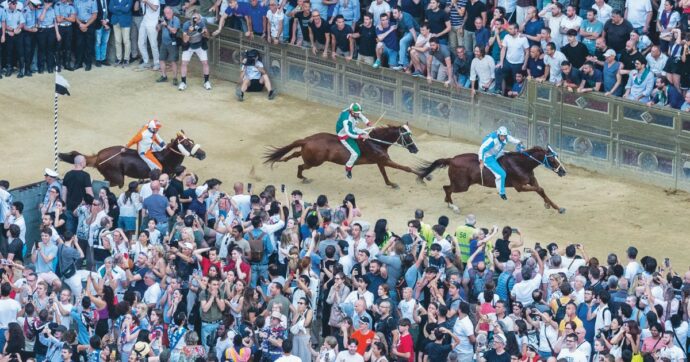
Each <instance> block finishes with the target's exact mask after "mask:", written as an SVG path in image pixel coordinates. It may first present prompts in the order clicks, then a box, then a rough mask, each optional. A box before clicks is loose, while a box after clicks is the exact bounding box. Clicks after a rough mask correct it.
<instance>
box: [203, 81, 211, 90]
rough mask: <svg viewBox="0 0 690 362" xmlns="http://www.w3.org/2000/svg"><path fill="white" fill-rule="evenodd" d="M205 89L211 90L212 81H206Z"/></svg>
mask: <svg viewBox="0 0 690 362" xmlns="http://www.w3.org/2000/svg"><path fill="white" fill-rule="evenodd" d="M204 89H206V90H211V82H209V81H206V82H204Z"/></svg>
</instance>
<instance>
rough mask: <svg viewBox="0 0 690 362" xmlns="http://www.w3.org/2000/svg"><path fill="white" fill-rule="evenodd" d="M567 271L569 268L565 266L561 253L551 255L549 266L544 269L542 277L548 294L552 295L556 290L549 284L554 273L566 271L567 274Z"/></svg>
mask: <svg viewBox="0 0 690 362" xmlns="http://www.w3.org/2000/svg"><path fill="white" fill-rule="evenodd" d="M567 272H568V269H567V268H564V267H563V265H562V260H561V256H560V255H558V254H554V255H552V256H551V258H549V265H548V268H545V269H544V277H543V278H542V281H541V282H542V284H544V285H545V286H546V290H547V292H548V293H547V295H551V293H553V292H554V290H551V288H550V286H549V278H550V277H551V276H552V275H554V274H558V273H564V274H565V273H567Z"/></svg>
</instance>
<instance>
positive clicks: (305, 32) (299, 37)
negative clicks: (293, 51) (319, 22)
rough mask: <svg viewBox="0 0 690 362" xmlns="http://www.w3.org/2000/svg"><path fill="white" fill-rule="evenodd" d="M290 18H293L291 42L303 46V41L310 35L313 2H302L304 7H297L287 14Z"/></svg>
mask: <svg viewBox="0 0 690 362" xmlns="http://www.w3.org/2000/svg"><path fill="white" fill-rule="evenodd" d="M286 17H288V18H292V19H293V20H292V29H291V31H292V35H291V36H290V44H292V45H297V46H302V42H303V41H305V40H307V39H308V37H309V21H310V20H311V3H310V2H308V1H305V2H304V3H302V8H301V9H300V8H295V9H294V10H292V11H291V12H289V13H288V14H287V16H286Z"/></svg>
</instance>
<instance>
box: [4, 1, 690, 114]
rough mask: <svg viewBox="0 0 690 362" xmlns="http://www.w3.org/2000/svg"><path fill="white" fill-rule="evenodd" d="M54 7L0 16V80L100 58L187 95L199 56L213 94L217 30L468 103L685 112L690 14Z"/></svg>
mask: <svg viewBox="0 0 690 362" xmlns="http://www.w3.org/2000/svg"><path fill="white" fill-rule="evenodd" d="M53 1H55V0H7V1H5V2H4V3H3V6H2V7H0V20H1V21H2V29H3V30H2V33H3V35H2V46H1V48H2V50H3V52H2V53H3V54H2V67H4V70H5V71H4V74H5V76H9V75H11V74H13V72H14V69H15V67H16V69H17V70H18V77H23V76H26V75H31V73H32V72H34V71H38V72H39V73H42V72H44V70H47V71H48V72H52V71H53V69H54V68H55V67H56V66H57V68H58V69H59V68H61V67H63V68H64V69H67V70H73V69H77V68H80V67H82V65H84V66H85V68H86V70H90V69H91V64H92V62H95V65H96V66H102V65H110V63H109V62H108V60H107V59H108V56H107V55H108V53H109V52H110V53H111V54H112V53H114V54H115V56H114V57H113V56H112V55H111V57H110V58H114V59H115V62H116V64H115V65H118V66H123V67H125V66H128V65H129V64H130V62H132V61H138V62H139V63H140V67H141V68H143V69H151V68H153V69H154V70H156V71H159V72H160V77H159V78H158V80H157V81H158V82H167V81H168V72H171V73H172V75H173V81H172V82H173V84H174V85H175V86H178V89H180V90H184V89H186V87H187V84H186V76H187V74H186V71H187V63H188V62H189V61H190V59H191V57H192V55H193V54H197V56H198V57H199V59H200V61H201V62H202V64H203V74H204V83H203V85H204V87H205V88H206V89H211V84H210V81H209V79H208V78H209V76H208V75H209V68H208V62H207V58H208V56H207V53H206V49H207V47H208V45H207V42H208V38H209V37H210V36H212V35H211V34H210V33H209V31H208V30H207V27H206V25H207V24H218V25H219V26H220V27H221V28H222V27H226V26H227V27H230V28H233V29H236V30H239V31H242V32H244V34H245V35H246V36H247V37H249V38H252V39H253V38H263V39H265V41H267V42H270V43H274V44H279V43H289V44H293V45H297V46H303V47H309V48H310V49H311V51H312V52H313V54H314V55H321V56H323V57H333V58H336V57H338V56H340V57H344V58H346V59H348V60H350V59H357V60H359V61H362V62H364V63H366V64H370V65H372V66H373V67H375V68H377V67H381V66H387V67H390V68H391V69H395V70H399V71H404V72H407V73H409V74H412V75H414V76H422V77H426V78H427V79H428V80H429V81H432V80H436V81H440V82H444V83H445V84H446V85H447V86H451V85H452V86H456V87H464V88H472V92H475V91H476V90H479V91H484V92H491V93H497V94H503V95H506V96H510V97H515V96H518V95H519V94H521V92H522V90H523V87H524V84H525V80H527V79H536V80H537V81H543V82H549V83H552V84H555V85H559V86H563V87H565V88H566V89H568V90H569V91H572V92H580V93H585V92H599V93H603V94H606V95H613V96H620V97H625V98H627V99H630V100H633V101H639V102H642V103H645V104H648V105H659V106H668V107H672V108H675V109H682V110H684V111H689V110H690V95H688V94H687V89H688V87H690V59H688V55H689V54H690V47H689V46H688V45H689V44H690V43H689V42H688V24H689V19H688V15H689V14H690V0H679V1H677V2H676V0H670V1H666V0H663V1H659V0H627V1H622V0H610V1H609V3H606V2H605V1H603V0H579V1H570V0H561V1H558V0H551V1H546V0H538V1H536V3H535V1H533V0H499V1H490V0H444V1H441V0H399V1H397V2H392V1H391V2H389V1H387V0H373V1H372V0H361V1H360V0H282V1H279V0H59V1H57V2H56V3H55V4H53ZM168 8H169V10H165V9H168ZM111 31H112V32H113V33H114V40H112V41H110V43H109V38H110V33H111ZM216 34H217V33H216ZM109 44H110V45H109ZM149 48H150V50H151V56H149ZM180 48H181V49H182V51H181V53H182V56H181V58H182V59H181V64H180V68H181V69H180V72H179V74H180V75H181V78H182V79H181V81H180V82H179V85H178V80H177V77H178V69H177V63H178V61H179V53H180Z"/></svg>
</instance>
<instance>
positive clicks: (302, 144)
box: [264, 125, 421, 188]
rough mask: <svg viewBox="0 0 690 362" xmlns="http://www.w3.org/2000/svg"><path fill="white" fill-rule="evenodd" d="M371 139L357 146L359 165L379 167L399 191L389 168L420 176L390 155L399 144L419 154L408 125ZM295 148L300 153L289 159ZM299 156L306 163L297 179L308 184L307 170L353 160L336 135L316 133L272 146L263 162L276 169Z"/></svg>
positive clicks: (381, 129) (380, 131) (385, 130)
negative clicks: (359, 151)
mask: <svg viewBox="0 0 690 362" xmlns="http://www.w3.org/2000/svg"><path fill="white" fill-rule="evenodd" d="M369 137H370V138H369V140H366V141H363V140H358V141H357V145H358V146H359V149H360V150H361V156H360V157H359V159H357V162H356V163H355V164H356V165H365V164H376V165H377V166H378V167H379V171H381V175H382V176H383V180H384V181H385V182H386V185H388V186H391V187H393V188H397V187H398V185H397V184H395V183H393V182H391V181H390V180H389V179H388V175H387V174H386V167H392V168H397V169H398V170H403V171H406V172H411V173H413V174H415V175H418V176H419V173H418V172H416V171H415V170H413V169H412V168H410V167H407V166H403V165H400V164H398V163H395V162H393V161H392V160H391V159H390V156H388V148H389V147H390V146H391V145H399V146H401V147H403V148H405V149H407V150H408V151H410V153H417V152H418V151H419V150H418V149H417V145H415V143H414V140H413V139H412V132H411V131H410V128H409V127H408V126H407V125H402V126H386V127H379V128H374V129H373V130H372V131H371V133H369ZM295 148H299V150H297V151H295V152H293V153H292V154H290V155H289V156H286V155H287V154H288V153H290V151H292V150H293V149H295ZM296 157H302V160H303V161H304V163H303V164H301V165H299V166H297V177H298V178H300V179H301V180H302V182H305V183H307V182H309V181H310V180H309V179H307V178H306V177H304V175H303V174H302V173H303V172H304V170H308V169H310V168H312V167H316V166H320V165H321V164H323V163H324V162H333V163H336V164H339V165H344V164H345V162H347V159H348V158H349V157H350V152H348V151H347V149H346V148H345V147H344V146H343V145H342V144H341V143H340V141H339V140H338V137H337V136H336V135H334V134H330V133H317V134H314V135H311V136H309V137H306V138H302V139H300V140H297V141H295V142H292V143H291V144H289V145H287V146H284V147H279V148H277V147H271V148H270V149H269V152H268V153H267V154H266V155H265V157H264V158H265V159H266V160H265V161H264V163H267V164H270V165H271V166H273V164H274V163H276V162H286V161H288V160H291V159H293V158H296ZM420 179H421V178H420Z"/></svg>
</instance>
